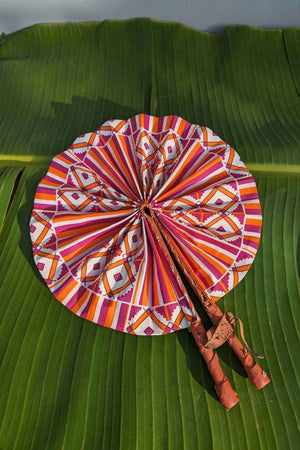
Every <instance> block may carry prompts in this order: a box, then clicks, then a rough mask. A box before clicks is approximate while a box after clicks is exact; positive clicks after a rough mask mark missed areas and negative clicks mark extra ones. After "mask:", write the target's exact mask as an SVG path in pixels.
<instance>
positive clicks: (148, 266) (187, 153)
mask: <svg viewBox="0 0 300 450" xmlns="http://www.w3.org/2000/svg"><path fill="white" fill-rule="evenodd" d="M145 205H149V206H150V207H151V209H152V211H153V212H154V213H155V214H156V216H157V218H158V220H159V221H160V222H161V224H162V225H163V226H164V227H166V228H167V229H168V231H169V232H170V233H171V235H172V237H173V239H174V240H175V242H176V244H177V247H178V249H179V251H180V252H181V255H180V256H181V258H182V260H183V262H186V263H187V265H188V267H189V268H190V269H191V270H192V271H193V274H194V276H196V277H197V279H198V281H199V283H200V285H201V286H202V288H203V290H205V292H206V293H207V294H208V295H209V296H210V297H211V298H212V300H213V301H216V300H218V299H219V298H221V297H222V296H223V295H224V294H226V293H227V292H228V291H229V290H230V289H232V288H233V287H234V286H236V284H237V283H238V282H239V281H240V280H241V279H242V278H243V277H244V276H245V274H246V272H247V271H248V269H249V267H250V266H251V264H252V262H253V259H254V256H255V254H256V251H257V247H258V243H259V238H260V231H261V209H260V204H259V199H258V194H257V189H256V185H255V182H254V179H253V177H252V176H251V174H250V173H249V171H248V169H247V168H246V167H245V166H244V164H243V163H242V161H241V159H240V157H239V156H238V154H237V152H236V151H235V150H234V149H233V148H232V147H231V146H230V145H228V144H226V142H224V141H223V140H222V139H220V138H219V137H218V136H216V134H215V133H213V132H212V131H211V130H210V129H208V128H206V127H203V126H199V125H194V124H190V123H188V122H187V121H185V120H184V119H182V118H180V117H178V116H166V117H160V118H158V117H152V116H149V115H146V114H140V115H137V116H135V117H132V118H131V119H129V120H128V121H125V120H110V121H107V122H105V123H104V124H103V125H102V126H101V127H100V128H99V129H98V130H96V131H94V132H92V133H87V134H83V135H81V136H79V137H78V138H77V139H76V140H75V142H74V143H73V145H72V146H71V147H70V148H69V149H68V150H66V151H64V152H63V153H61V154H59V155H57V156H56V157H55V158H54V159H53V161H52V163H51V165H50V167H49V170H48V172H47V174H46V176H45V177H44V178H43V179H42V181H41V182H40V184H39V185H38V188H37V191H36V196H35V201H34V208H33V212H32V217H31V223H30V232H31V239H32V243H33V254H34V259H35V262H36V265H37V268H38V269H39V271H40V273H41V275H42V277H43V278H44V280H45V282H46V283H47V285H48V287H49V289H50V290H51V292H52V293H53V295H54V296H55V297H56V298H57V299H58V300H59V301H60V302H61V303H62V304H63V305H64V306H66V307H67V308H69V309H70V310H71V311H73V312H74V313H75V314H77V315H78V316H80V317H83V318H85V319H88V320H90V321H93V322H95V323H97V324H100V325H104V326H106V327H110V328H113V329H116V330H120V331H123V332H127V333H132V334H139V335H159V334H166V333H170V332H173V331H176V330H179V329H182V328H186V327H189V326H190V324H191V321H192V318H193V312H192V311H191V310H190V308H189V303H188V301H187V299H186V298H185V296H184V294H183V293H182V291H181V289H180V285H179V284H178V282H177V280H176V276H175V275H174V273H173V271H172V270H171V268H170V267H169V266H168V263H167V260H166V258H165V256H164V254H163V253H162V251H161V249H160V243H159V237H158V236H156V235H155V234H154V233H153V231H152V230H151V228H150V226H149V223H148V219H147V214H145Z"/></svg>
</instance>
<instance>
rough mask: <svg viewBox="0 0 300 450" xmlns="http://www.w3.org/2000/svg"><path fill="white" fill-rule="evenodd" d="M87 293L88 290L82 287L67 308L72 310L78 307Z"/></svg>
mask: <svg viewBox="0 0 300 450" xmlns="http://www.w3.org/2000/svg"><path fill="white" fill-rule="evenodd" d="M85 292H86V288H85V287H84V286H80V288H79V289H78V291H76V292H75V294H74V295H73V296H72V297H71V298H70V300H69V301H68V303H67V304H66V307H67V308H69V309H72V308H73V307H74V306H75V305H76V303H77V302H78V300H80V299H81V297H82V296H83V294H85Z"/></svg>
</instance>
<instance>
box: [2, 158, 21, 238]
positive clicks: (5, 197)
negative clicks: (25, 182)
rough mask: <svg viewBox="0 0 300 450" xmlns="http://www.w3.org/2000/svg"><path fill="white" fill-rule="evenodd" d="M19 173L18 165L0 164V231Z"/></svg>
mask: <svg viewBox="0 0 300 450" xmlns="http://www.w3.org/2000/svg"><path fill="white" fill-rule="evenodd" d="M21 173H22V171H21V169H20V168H19V167H3V166H0V232H1V229H2V225H3V222H4V219H5V216H6V213H7V210H8V207H9V205H10V202H11V201H12V198H13V192H14V186H17V183H18V176H20V175H21Z"/></svg>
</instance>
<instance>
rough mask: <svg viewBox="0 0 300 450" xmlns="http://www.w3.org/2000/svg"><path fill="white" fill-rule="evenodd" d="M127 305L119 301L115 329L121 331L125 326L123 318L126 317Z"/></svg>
mask: <svg viewBox="0 0 300 450" xmlns="http://www.w3.org/2000/svg"><path fill="white" fill-rule="evenodd" d="M128 308H129V306H128V305H126V303H121V306H120V309H119V316H118V322H117V325H116V330H119V331H123V330H124V328H125V320H126V317H127V311H128Z"/></svg>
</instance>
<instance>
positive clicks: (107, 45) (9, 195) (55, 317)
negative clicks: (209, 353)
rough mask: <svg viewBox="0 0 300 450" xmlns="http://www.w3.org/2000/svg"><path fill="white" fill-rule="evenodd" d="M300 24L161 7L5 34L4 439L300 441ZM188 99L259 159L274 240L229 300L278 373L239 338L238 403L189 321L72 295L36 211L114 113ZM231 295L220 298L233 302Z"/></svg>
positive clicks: (228, 361) (56, 442)
mask: <svg viewBox="0 0 300 450" xmlns="http://www.w3.org/2000/svg"><path fill="white" fill-rule="evenodd" d="M299 43H300V30H299V29H292V28H288V29H283V30H272V31H271V30H268V31H267V30H261V29H255V28H251V27H248V26H229V27H226V28H225V29H224V30H223V31H222V32H221V33H219V34H217V35H210V34H207V33H203V32H200V31H196V30H193V29H190V28H188V27H185V26H183V25H180V24H176V23H168V22H158V21H154V20H151V19H134V20H129V21H104V22H90V23H69V24H43V25H34V26H32V27H28V28H26V29H24V30H20V31H18V32H15V33H13V34H10V35H8V36H5V35H4V34H2V35H1V39H0V98H1V101H0V118H1V120H0V146H1V154H0V182H1V185H2V190H1V191H0V202H1V206H0V223H2V225H3V226H2V230H1V233H0V361H1V366H0V385H1V390H0V448H3V449H4V450H6V449H11V448H14V449H24V448H25V449H27V448H28V449H29V448H30V449H60V448H65V449H81V448H85V449H93V448H95V449H99V448H102V449H104V450H106V449H113V450H114V449H118V448H120V449H128V450H131V449H133V448H136V449H138V450H140V449H158V450H164V449H172V450H173V449H178V450H179V449H180V450H181V449H191V448H193V449H218V450H219V449H228V448H232V449H253V448H262V449H274V448H277V449H287V448H291V449H296V448H299V445H300V439H299V431H298V427H299V415H300V408H299V371H300V360H299V351H300V343H299V326H300V302H299V292H300V282H299V278H300V277H299V275H300V256H299V252H300V244H299V242H300V241H299V236H300V233H299V230H300V208H299V204H300V151H299V144H300V126H299V125H300V98H299V95H300V94H299V93H300V78H299V73H300V72H299V67H300V52H299V48H300V47H299ZM142 112H143V113H147V114H152V115H157V116H163V115H169V114H177V115H179V116H181V117H184V118H185V119H186V120H188V121H189V122H191V123H198V124H201V125H205V126H208V127H209V128H211V129H213V130H214V131H215V132H216V133H217V135H218V136H221V137H222V138H223V139H224V140H225V141H226V142H228V143H230V144H231V145H232V146H233V147H234V148H236V150H237V151H238V153H239V154H240V156H241V158H242V159H243V161H244V162H245V164H246V165H247V167H248V168H249V169H250V171H251V172H252V174H253V176H254V177H255V180H256V182H257V185H258V191H259V196H260V200H261V204H262V211H263V219H264V222H263V232H262V240H261V244H260V248H259V251H258V254H257V256H256V259H255V262H254V264H253V266H252V268H251V269H250V271H249V273H248V274H247V276H246V277H245V278H244V280H243V281H242V282H241V283H240V284H239V285H238V286H237V287H236V288H235V289H234V290H233V291H231V292H230V293H229V294H228V295H226V296H225V297H224V300H223V301H221V302H223V303H221V305H220V306H221V307H223V308H226V310H228V311H232V312H233V313H234V314H236V315H237V316H239V317H241V318H242V320H243V322H244V327H245V334H246V336H247V340H248V342H249V344H250V346H251V347H253V348H254V350H255V351H257V352H258V353H263V354H264V355H265V359H264V360H263V361H262V363H261V365H262V367H263V368H264V369H265V370H266V371H267V373H268V374H269V375H270V378H271V380H272V383H271V384H269V385H268V386H267V387H266V388H264V389H263V390H262V391H257V390H255V388H254V387H253V386H252V385H251V384H250V383H249V380H248V379H247V378H246V376H245V374H244V373H243V371H242V369H241V366H240V364H239V362H238V361H237V359H236V357H235V356H234V355H233V353H232V352H231V351H230V349H229V348H227V347H226V346H224V347H222V348H220V349H218V355H219V357H220V360H221V364H222V366H223V368H224V370H225V372H226V375H227V376H228V378H229V379H230V382H231V383H232V385H233V386H234V387H235V389H236V390H237V392H238V393H239V398H240V403H239V405H238V406H236V407H234V408H233V409H232V410H230V411H229V412H226V410H225V409H224V408H223V406H222V405H221V404H220V403H219V402H218V401H217V398H216V395H215V393H214V388H213V385H212V381H211V379H210V377H209V374H208V371H207V369H206V367H205V365H204V363H203V361H202V359H201V356H200V354H199V352H198V350H197V348H196V345H195V344H194V341H193V339H192V338H191V336H190V335H189V333H188V331H187V330H182V331H179V332H177V333H173V334H170V335H166V336H160V337H152V338H147V337H137V336H131V335H125V334H123V333H121V332H118V331H113V330H110V329H107V328H104V327H101V326H97V325H95V324H93V323H91V322H88V321H85V320H83V319H81V318H79V317H77V316H76V315H74V314H73V313H71V312H70V311H69V310H67V309H66V308H64V307H63V306H62V305H60V304H59V302H57V301H56V300H55V298H54V297H53V296H52V294H51V293H50V291H49V290H48V288H47V286H46V285H45V283H44V282H43V280H42V278H41V276H40V274H39V272H38V270H37V269H36V267H35V264H34V261H33V257H32V251H31V242H30V236H29V218H30V214H31V209H32V206H33V198H34V194H35V189H36V186H37V184H38V183H39V181H40V180H41V178H42V177H43V176H44V175H45V173H46V171H47V167H48V165H49V164H50V161H51V159H52V157H53V156H54V155H55V154H57V153H60V152H62V151H63V150H65V149H66V148H68V147H69V146H70V145H71V144H72V142H73V141H74V139H75V138H76V137H77V136H78V135H79V134H81V133H85V132H89V131H92V130H94V129H96V128H98V127H99V126H100V125H101V124H102V123H103V122H104V121H106V120H107V119H112V118H114V119H128V118H129V117H131V116H133V115H135V114H138V113H142ZM219 303H220V302H219Z"/></svg>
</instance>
